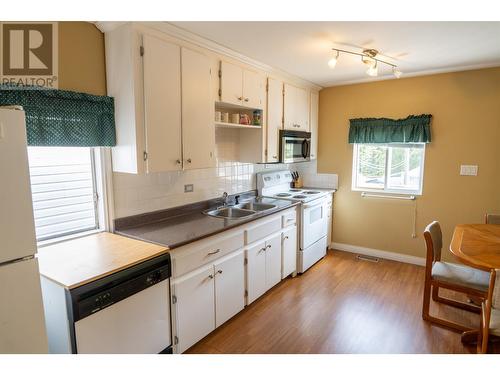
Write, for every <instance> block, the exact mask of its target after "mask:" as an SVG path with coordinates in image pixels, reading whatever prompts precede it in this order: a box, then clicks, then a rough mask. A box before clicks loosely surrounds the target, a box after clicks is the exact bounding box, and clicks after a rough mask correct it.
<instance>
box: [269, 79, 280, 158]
mask: <svg viewBox="0 0 500 375" xmlns="http://www.w3.org/2000/svg"><path fill="white" fill-rule="evenodd" d="M281 129H283V82H282V81H280V80H277V79H273V78H268V80H267V152H266V162H268V163H276V162H278V161H279V143H280V139H279V132H280V130H281Z"/></svg>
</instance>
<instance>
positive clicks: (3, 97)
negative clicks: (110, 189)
mask: <svg viewBox="0 0 500 375" xmlns="http://www.w3.org/2000/svg"><path fill="white" fill-rule="evenodd" d="M3 105H20V106H22V107H23V109H24V111H25V113H26V131H27V137H28V145H29V146H73V147H97V146H114V145H115V144H116V134H115V115H114V100H113V98H111V97H109V96H98V95H90V94H84V93H79V92H73V91H65V90H55V89H44V88H40V87H30V86H24V87H19V86H10V85H0V106H3Z"/></svg>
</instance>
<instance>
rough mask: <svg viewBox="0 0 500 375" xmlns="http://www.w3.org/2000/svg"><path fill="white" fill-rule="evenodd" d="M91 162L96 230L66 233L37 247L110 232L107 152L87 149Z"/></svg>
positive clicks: (99, 148) (109, 181) (40, 242)
mask: <svg viewBox="0 0 500 375" xmlns="http://www.w3.org/2000/svg"><path fill="white" fill-rule="evenodd" d="M89 148H90V152H91V162H92V178H93V183H94V194H97V199H96V200H95V203H94V204H95V212H96V228H93V229H89V230H84V231H79V232H74V233H68V234H65V235H62V236H57V237H52V238H47V239H45V240H41V241H37V247H39V248H42V247H45V246H50V245H54V244H56V243H60V242H65V241H69V240H73V239H76V238H80V237H85V236H89V235H91V234H96V233H100V232H104V231H109V230H110V224H109V223H110V220H111V218H110V207H109V189H110V186H111V185H110V183H111V177H109V176H108V173H107V171H108V169H107V165H108V164H109V161H108V160H110V158H109V151H108V152H107V151H106V149H105V148H102V147H89Z"/></svg>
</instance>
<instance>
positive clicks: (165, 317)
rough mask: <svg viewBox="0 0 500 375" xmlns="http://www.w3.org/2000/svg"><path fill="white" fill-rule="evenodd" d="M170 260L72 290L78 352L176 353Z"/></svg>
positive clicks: (162, 258) (160, 259)
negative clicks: (171, 315) (173, 331)
mask: <svg viewBox="0 0 500 375" xmlns="http://www.w3.org/2000/svg"><path fill="white" fill-rule="evenodd" d="M170 275H171V269H170V256H169V254H164V255H161V256H159V257H157V258H154V259H151V260H149V261H146V262H143V263H141V264H139V265H136V266H134V267H132V268H130V269H127V270H124V271H120V272H118V273H117V274H115V275H111V276H108V277H107V278H104V279H101V280H98V281H96V282H92V283H90V284H86V285H84V286H82V287H80V288H76V289H74V290H71V292H70V298H71V308H72V314H71V315H70V316H72V318H73V322H74V330H73V334H72V341H73V342H72V347H73V350H72V352H73V353H87V354H89V353H92V354H98V353H131V354H132V353H136V354H147V353H171V352H172V345H171V344H172V339H171V327H170V325H171V323H170V302H169V301H170Z"/></svg>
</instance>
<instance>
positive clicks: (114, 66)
mask: <svg viewBox="0 0 500 375" xmlns="http://www.w3.org/2000/svg"><path fill="white" fill-rule="evenodd" d="M210 68H211V62H210V60H209V58H208V57H207V56H206V55H204V54H202V53H200V52H196V51H194V50H190V49H187V48H184V47H181V45H180V43H177V42H171V41H169V40H167V39H164V38H163V37H162V36H161V35H157V34H154V33H151V34H149V32H143V31H141V30H140V29H136V28H134V27H133V26H132V25H130V24H127V25H124V26H121V27H119V28H117V29H115V30H113V31H110V32H107V33H106V74H107V83H108V94H109V95H110V96H113V97H114V98H115V120H116V136H117V145H116V147H113V149H112V152H113V170H114V171H115V172H125V173H148V172H149V173H151V172H166V171H176V170H182V169H196V168H209V167H213V166H214V164H215V157H214V155H215V130H214V124H213V111H214V109H213V104H214V98H213V96H212V91H211V85H212V83H211V72H210Z"/></svg>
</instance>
